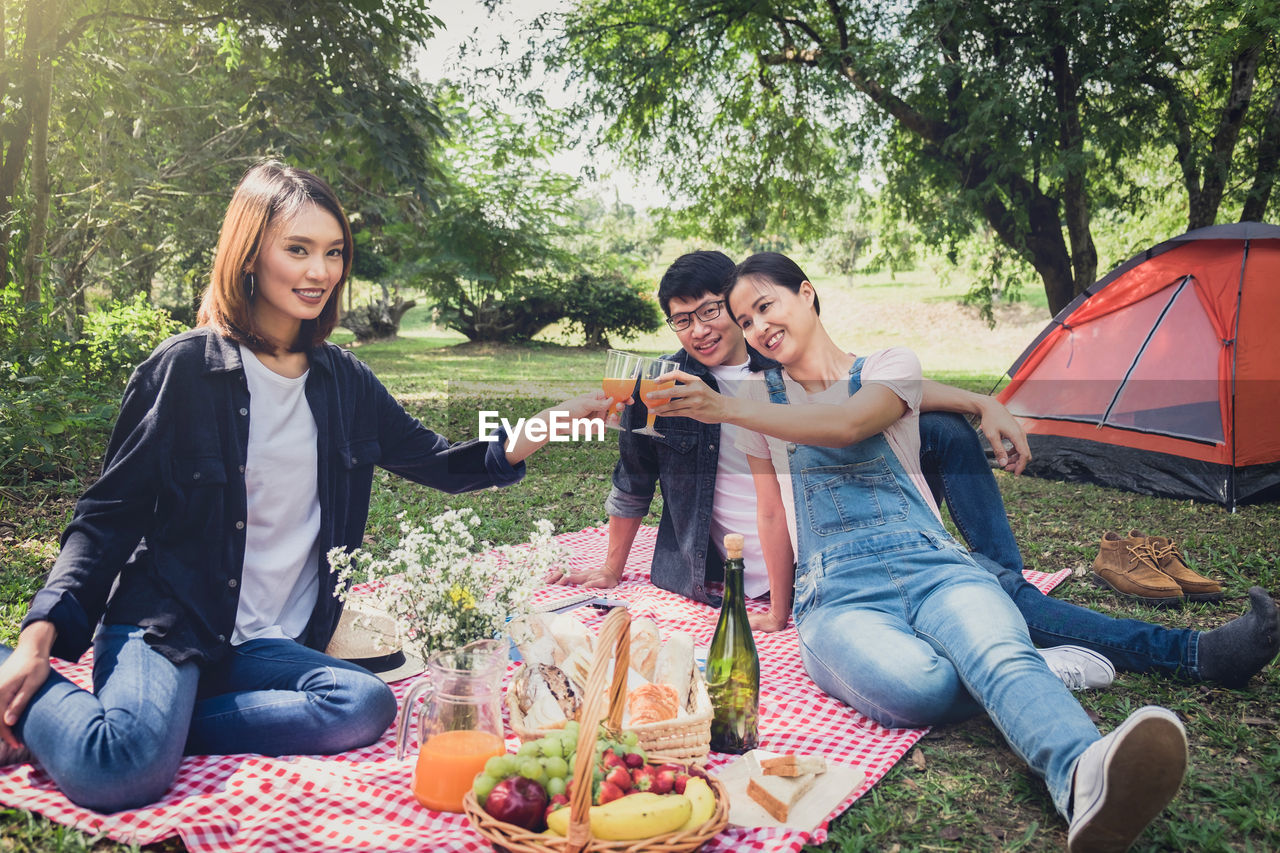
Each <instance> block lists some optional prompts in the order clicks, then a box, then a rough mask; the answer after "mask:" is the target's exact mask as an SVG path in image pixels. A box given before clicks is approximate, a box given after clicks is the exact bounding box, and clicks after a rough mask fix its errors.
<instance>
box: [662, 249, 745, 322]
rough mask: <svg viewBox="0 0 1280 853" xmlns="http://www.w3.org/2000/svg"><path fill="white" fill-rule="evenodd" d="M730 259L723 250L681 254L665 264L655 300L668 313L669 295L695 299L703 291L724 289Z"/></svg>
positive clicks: (731, 266) (727, 277)
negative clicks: (666, 265)
mask: <svg viewBox="0 0 1280 853" xmlns="http://www.w3.org/2000/svg"><path fill="white" fill-rule="evenodd" d="M733 269H734V267H733V261H732V260H730V259H729V256H728V255H726V254H725V253H724V252H716V251H699V252H690V253H688V254H687V255H681V256H680V257H678V258H676V259H675V261H673V262H672V264H671V266H669V267H667V271H666V272H665V273H663V274H662V281H660V282H659V283H658V304H659V305H661V306H662V313H663V314H665V315H667V316H668V317H670V316H671V309H670V305H671V300H672V299H696V298H698V297H699V296H701V295H702V294H704V293H714V294H716V295H717V296H719V295H720V294H722V293H724V290H725V285H726V284H727V283H728V281H729V276H731V275H732V274H733Z"/></svg>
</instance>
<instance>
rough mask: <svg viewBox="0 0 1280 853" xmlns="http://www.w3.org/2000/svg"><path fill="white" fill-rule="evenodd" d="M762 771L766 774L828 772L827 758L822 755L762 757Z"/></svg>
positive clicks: (800, 774)
mask: <svg viewBox="0 0 1280 853" xmlns="http://www.w3.org/2000/svg"><path fill="white" fill-rule="evenodd" d="M760 772H761V774H763V775H765V776H803V775H805V774H806V773H826V772H827V760H826V759H825V758H823V757H822V756H821V755H779V756H777V757H775V758H763V759H760Z"/></svg>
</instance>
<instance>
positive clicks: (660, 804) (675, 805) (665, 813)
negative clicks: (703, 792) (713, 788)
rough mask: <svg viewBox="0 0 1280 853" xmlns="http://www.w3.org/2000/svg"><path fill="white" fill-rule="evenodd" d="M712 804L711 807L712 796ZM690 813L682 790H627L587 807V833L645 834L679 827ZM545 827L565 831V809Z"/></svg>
mask: <svg viewBox="0 0 1280 853" xmlns="http://www.w3.org/2000/svg"><path fill="white" fill-rule="evenodd" d="M689 781H690V782H692V781H693V780H692V779H690V780H689ZM699 781H701V780H699ZM704 784H705V783H704ZM708 793H710V792H709V791H708ZM712 805H713V807H714V800H713V801H712ZM692 813H693V802H692V801H691V800H690V799H689V798H688V797H687V796H685V795H683V794H655V793H653V792H652V791H644V792H642V793H639V794H628V795H627V796H625V797H621V798H619V799H616V800H614V801H613V802H611V803H606V804H605V805H603V806H592V807H591V834H592V835H593V836H594V837H596V838H599V839H601V840H603V841H634V840H636V839H639V838H649V837H651V836H654V835H662V834H663V833H667V832H671V831H672V830H675V829H679V828H680V827H682V826H684V824H685V823H686V822H687V821H688V820H689V816H690V815H691V814H692ZM709 815H710V813H708V816H709ZM547 828H548V829H550V830H551V831H552V832H554V833H556V834H557V835H568V834H569V809H567V808H564V809H557V810H556V811H554V812H552V813H551V815H550V816H549V817H548V818H547Z"/></svg>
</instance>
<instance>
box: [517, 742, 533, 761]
mask: <svg viewBox="0 0 1280 853" xmlns="http://www.w3.org/2000/svg"><path fill="white" fill-rule="evenodd" d="M537 754H538V742H537V741H536V740H527V741H525V742H524V743H522V744H520V748H519V749H517V750H516V755H518V756H520V757H521V758H532V757H533V756H536V755H537Z"/></svg>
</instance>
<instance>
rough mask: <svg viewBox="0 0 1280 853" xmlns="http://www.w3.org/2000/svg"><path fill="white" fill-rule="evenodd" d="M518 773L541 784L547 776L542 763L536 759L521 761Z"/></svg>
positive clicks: (523, 759)
mask: <svg viewBox="0 0 1280 853" xmlns="http://www.w3.org/2000/svg"><path fill="white" fill-rule="evenodd" d="M517 772H518V773H519V774H520V775H521V776H523V777H524V778H526V779H532V780H533V781H535V782H541V781H542V780H543V779H545V778H546V775H547V774H546V771H545V770H543V768H542V762H541V761H539V760H538V759H536V758H522V759H520V769H519V770H518V771H517Z"/></svg>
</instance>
